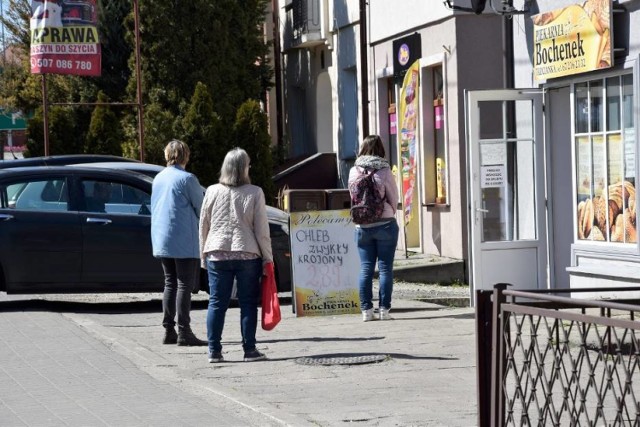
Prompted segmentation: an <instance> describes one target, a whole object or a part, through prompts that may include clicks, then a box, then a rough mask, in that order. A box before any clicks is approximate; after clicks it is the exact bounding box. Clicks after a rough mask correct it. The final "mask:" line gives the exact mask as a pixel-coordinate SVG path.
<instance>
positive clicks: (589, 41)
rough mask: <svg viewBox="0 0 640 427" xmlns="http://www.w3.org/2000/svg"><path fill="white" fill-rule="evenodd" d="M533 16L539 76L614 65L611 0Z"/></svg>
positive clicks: (536, 74)
mask: <svg viewBox="0 0 640 427" xmlns="http://www.w3.org/2000/svg"><path fill="white" fill-rule="evenodd" d="M532 20H533V38H534V40H533V46H534V52H533V77H534V79H535V80H546V79H551V78H555V77H562V76H568V75H572V74H578V73H584V72H587V71H593V70H597V69H601V68H609V67H611V66H612V44H611V40H612V37H611V0H587V1H586V2H584V4H574V5H571V6H568V7H565V8H563V9H556V10H553V11H551V12H545V13H540V14H538V15H534V16H533V17H532Z"/></svg>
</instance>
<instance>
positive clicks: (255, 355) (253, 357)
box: [244, 348, 267, 362]
mask: <svg viewBox="0 0 640 427" xmlns="http://www.w3.org/2000/svg"><path fill="white" fill-rule="evenodd" d="M266 358H267V356H265V355H264V354H262V353H260V352H259V351H258V350H256V349H255V348H254V349H253V350H249V351H245V352H244V361H245V362H257V361H258V360H265V359H266Z"/></svg>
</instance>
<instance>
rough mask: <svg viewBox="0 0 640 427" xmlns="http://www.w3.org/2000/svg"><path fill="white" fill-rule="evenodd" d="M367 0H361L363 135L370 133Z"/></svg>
mask: <svg viewBox="0 0 640 427" xmlns="http://www.w3.org/2000/svg"><path fill="white" fill-rule="evenodd" d="M368 53H369V50H368V47H367V0H360V80H361V81H362V83H361V84H362V88H361V95H362V137H363V138H364V137H367V136H368V135H369V75H368V74H369V73H368V68H369V65H368V62H367V55H368Z"/></svg>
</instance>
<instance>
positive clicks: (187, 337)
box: [178, 329, 209, 347]
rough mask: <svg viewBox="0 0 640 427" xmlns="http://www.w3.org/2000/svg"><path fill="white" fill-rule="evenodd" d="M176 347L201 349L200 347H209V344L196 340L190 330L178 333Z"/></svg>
mask: <svg viewBox="0 0 640 427" xmlns="http://www.w3.org/2000/svg"><path fill="white" fill-rule="evenodd" d="M178 345H181V346H190V347H201V346H202V347H204V346H207V345H209V342H207V341H202V340H201V339H198V338H197V337H196V336H195V335H194V334H193V332H192V331H191V329H187V330H184V331H179V332H178Z"/></svg>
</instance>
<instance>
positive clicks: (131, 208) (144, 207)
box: [82, 180, 151, 215]
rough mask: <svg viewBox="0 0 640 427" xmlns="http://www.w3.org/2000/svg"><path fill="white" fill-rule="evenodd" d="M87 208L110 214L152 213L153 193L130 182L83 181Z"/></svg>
mask: <svg viewBox="0 0 640 427" xmlns="http://www.w3.org/2000/svg"><path fill="white" fill-rule="evenodd" d="M82 188H83V190H84V201H85V210H86V211H87V212H96V213H109V214H133V215H151V212H150V211H149V204H150V203H151V195H150V194H147V193H146V192H144V191H143V190H140V189H139V188H136V187H133V186H131V185H128V184H123V183H119V182H109V181H94V180H84V181H82Z"/></svg>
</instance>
